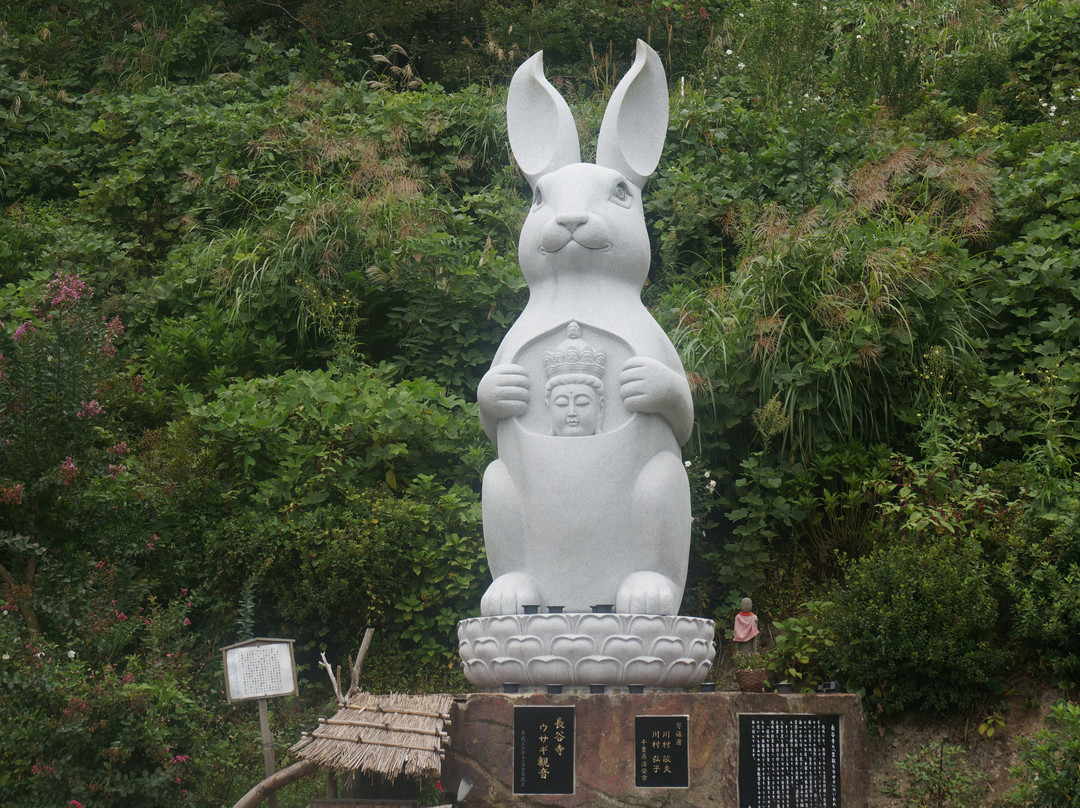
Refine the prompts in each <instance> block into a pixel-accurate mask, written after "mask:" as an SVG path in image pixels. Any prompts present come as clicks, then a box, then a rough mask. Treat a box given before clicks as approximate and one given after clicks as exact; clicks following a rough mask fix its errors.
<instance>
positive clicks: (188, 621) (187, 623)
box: [184, 617, 191, 626]
mask: <svg viewBox="0 0 1080 808" xmlns="http://www.w3.org/2000/svg"><path fill="white" fill-rule="evenodd" d="M184 625H185V626H190V625H191V618H190V617H185V618H184Z"/></svg>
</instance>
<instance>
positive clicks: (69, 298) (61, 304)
mask: <svg viewBox="0 0 1080 808" xmlns="http://www.w3.org/2000/svg"><path fill="white" fill-rule="evenodd" d="M93 294H94V290H93V289H91V288H90V287H89V286H87V285H86V284H85V283H84V282H83V281H82V279H81V278H80V277H79V276H78V274H77V273H75V272H72V273H71V274H69V275H61V274H60V273H59V272H57V273H56V277H55V278H53V279H52V280H51V281H49V285H48V286H46V287H45V297H46V298H47V299H48V300H49V305H50V306H51V307H53V308H54V309H55V308H65V307H67V306H70V305H71V304H72V303H76V302H78V300H79V299H80V298H83V297H91V296H93ZM50 296H51V297H50Z"/></svg>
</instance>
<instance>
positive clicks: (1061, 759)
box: [1009, 701, 1080, 808]
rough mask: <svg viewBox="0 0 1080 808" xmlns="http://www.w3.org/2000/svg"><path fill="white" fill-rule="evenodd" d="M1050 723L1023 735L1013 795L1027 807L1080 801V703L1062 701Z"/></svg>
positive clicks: (1053, 806) (1052, 712) (1062, 805)
mask: <svg viewBox="0 0 1080 808" xmlns="http://www.w3.org/2000/svg"><path fill="white" fill-rule="evenodd" d="M1048 723H1049V726H1047V727H1046V728H1045V729H1041V730H1039V731H1038V732H1037V733H1035V735H1033V736H1031V737H1027V738H1021V739H1020V747H1021V751H1020V765H1019V766H1017V767H1016V768H1014V769H1011V770H1010V771H1009V774H1011V775H1012V776H1013V777H1016V778H1018V779H1019V780H1020V785H1019V786H1018V787H1017V788H1016V790H1015V791H1014V792H1012V794H1011V795H1010V797H1012V798H1013V799H1014V800H1015V803H1014V804H1017V805H1021V806H1024V808H1066V806H1074V805H1076V804H1077V802H1078V801H1080V705H1078V704H1074V703H1072V702H1068V701H1059V702H1057V703H1056V704H1055V705H1054V706H1053V707H1051V708H1050V716H1049V722H1048Z"/></svg>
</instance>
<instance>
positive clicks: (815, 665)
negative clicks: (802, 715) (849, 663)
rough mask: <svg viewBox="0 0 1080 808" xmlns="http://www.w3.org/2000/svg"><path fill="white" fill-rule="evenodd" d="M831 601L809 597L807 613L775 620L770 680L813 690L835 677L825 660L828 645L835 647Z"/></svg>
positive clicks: (769, 654)
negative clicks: (832, 676)
mask: <svg viewBox="0 0 1080 808" xmlns="http://www.w3.org/2000/svg"><path fill="white" fill-rule="evenodd" d="M833 605H834V604H832V603H831V602H829V601H808V602H806V603H804V604H802V607H801V608H802V609H803V610H804V611H805V614H803V615H795V616H792V617H789V618H787V619H786V620H778V621H777V622H775V623H774V624H773V627H774V629H775V630H776V638H775V644H774V645H773V647H772V648H770V649H769V650H768V651H767V652H766V653H765V666H764V667H765V670H767V671H768V672H769V681H770V682H772V683H773V684H774V685H775V684H776V683H777V682H782V681H787V682H790V683H791V685H792V686H793V687H795V688H800V687H801V688H802V689H803V690H805V691H808V692H810V691H813V690H814V687H815V686H816V685H818V684H820V683H821V682H823V681H826V680H827V679H829V678H831V672H830V671H829V669H828V668H827V667H825V665H824V662H823V660H824V659H826V658H828V656H829V651H828V649H830V648H833V647H835V645H836V638H835V634H834V633H833V630H832V627H831V626H830V625H829V616H828V615H829V612H830V610H831V609H832V608H833Z"/></svg>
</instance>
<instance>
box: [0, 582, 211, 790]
mask: <svg viewBox="0 0 1080 808" xmlns="http://www.w3.org/2000/svg"><path fill="white" fill-rule="evenodd" d="M114 602H115V601H114ZM94 605H95V606H99V605H103V606H104V607H105V608H104V609H99V610H98V611H97V613H96V614H93V615H87V621H86V622H85V623H83V626H82V628H83V629H84V630H85V631H86V632H87V636H85V637H73V638H71V639H69V640H67V641H66V642H54V641H50V640H48V639H45V638H42V637H40V636H28V635H27V634H26V633H25V632H24V631H21V630H20V629H19V621H18V619H17V617H16V616H15V614H14V609H13V608H12V607H11V605H10V604H9V605H7V606H5V607H4V608H3V610H2V613H0V647H2V648H3V649H4V653H3V658H2V660H0V758H3V760H4V761H5V763H4V766H3V767H2V768H0V800H3V802H4V804H5V805H10V806H13V808H34V807H36V806H39V805H67V804H69V801H70V800H77V801H78V802H79V803H80V804H86V805H101V806H130V805H139V804H145V805H161V806H183V805H191V804H192V803H193V796H194V795H193V794H191V793H190V791H191V789H192V788H193V787H194V784H193V779H194V778H195V776H196V774H197V772H198V770H199V768H200V767H201V765H204V764H205V763H207V762H208V761H206V760H205V759H201V758H202V757H203V755H205V754H206V751H207V750H206V748H205V747H204V744H206V743H209V744H210V745H211V746H212V745H214V744H213V741H212V739H209V738H207V737H206V732H207V731H208V730H209V729H210V728H211V727H213V726H214V725H216V724H217V723H218V722H217V721H215V720H214V718H213V717H212V713H211V711H210V710H209V709H208V708H207V707H206V706H205V701H204V699H203V695H202V694H201V693H198V692H197V686H195V682H194V681H193V674H194V672H195V671H194V669H193V668H192V667H191V666H190V658H189V657H188V655H187V654H186V653H184V652H183V651H178V650H177V646H176V645H175V644H173V643H169V644H168V645H165V646H158V647H153V648H150V647H146V646H151V645H153V639H152V638H154V637H155V636H158V637H160V636H163V635H167V634H175V633H178V632H183V631H184V630H185V627H184V626H183V625H182V624H181V623H182V621H183V619H184V618H183V611H182V610H181V611H177V610H176V609H165V610H161V611H158V612H157V613H150V612H143V611H141V610H138V611H134V610H133V611H131V612H130V613H125V612H123V611H118V610H117V609H116V607H115V606H113V607H109V606H108V601H105V603H104V604H99V603H96V602H95V604H94ZM181 605H182V604H181ZM169 622H172V623H175V626H171V625H170V626H167V627H166V626H164V625H161V624H163V623H169ZM188 622H190V621H188ZM188 631H190V629H189V630H188ZM113 635H116V636H113ZM131 638H137V639H138V640H141V641H142V642H139V643H138V644H137V645H136V646H135V647H134V648H133V647H132V646H130V645H129V641H130V639H131ZM144 642H145V643H146V646H143V643H144ZM123 646H127V647H128V648H131V650H138V651H139V653H138V654H137V655H136V654H132V655H131V656H128V657H120V656H118V657H115V658H111V659H110V658H108V657H106V658H105V659H102V658H100V657H99V656H98V654H97V653H96V652H97V651H99V650H101V649H103V648H107V647H123ZM180 647H181V648H182V645H181V646H180Z"/></svg>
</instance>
